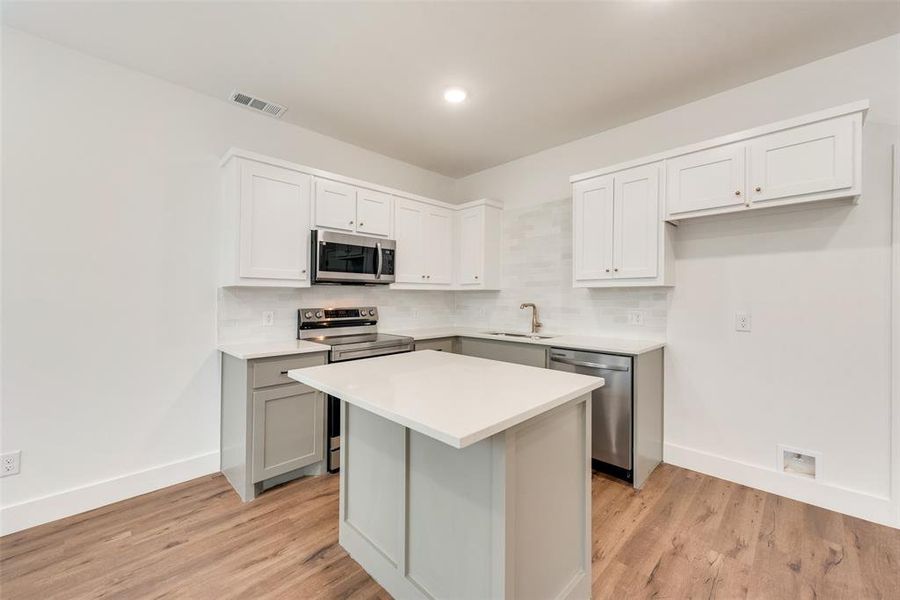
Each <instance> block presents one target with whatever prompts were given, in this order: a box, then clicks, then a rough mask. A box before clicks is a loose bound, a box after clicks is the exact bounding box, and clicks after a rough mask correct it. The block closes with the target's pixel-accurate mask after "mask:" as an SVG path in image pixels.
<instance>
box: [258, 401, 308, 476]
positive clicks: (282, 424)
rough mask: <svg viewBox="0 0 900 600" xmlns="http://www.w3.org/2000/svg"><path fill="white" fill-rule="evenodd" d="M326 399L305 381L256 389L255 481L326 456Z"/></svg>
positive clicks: (303, 465) (300, 466) (298, 467)
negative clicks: (266, 388)
mask: <svg viewBox="0 0 900 600" xmlns="http://www.w3.org/2000/svg"><path fill="white" fill-rule="evenodd" d="M323 439H325V398H324V397H323V395H322V394H321V393H320V392H317V391H316V390H314V389H312V388H310V387H309V386H306V385H303V384H297V385H286V386H279V387H277V388H275V389H271V390H260V391H257V392H253V452H252V454H253V477H252V478H251V480H252V481H253V483H257V482H260V481H263V480H265V479H271V478H272V477H275V476H276V475H281V474H283V473H287V472H288V471H293V470H294V469H300V468H302V467H305V466H307V465H311V464H313V463H315V462H319V461H320V460H322V459H323V458H324V456H325V446H324V444H323V443H322V440H323Z"/></svg>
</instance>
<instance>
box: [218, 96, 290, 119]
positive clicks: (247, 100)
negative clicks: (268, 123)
mask: <svg viewBox="0 0 900 600" xmlns="http://www.w3.org/2000/svg"><path fill="white" fill-rule="evenodd" d="M229 99H230V100H231V101H232V102H235V103H237V104H240V105H241V106H246V107H247V108H252V109H253V110H258V111H260V112H264V113H266V114H267V115H269V116H271V117H275V118H276V119H280V118H281V115H283V114H284V113H285V112H287V107H286V106H281V105H280V104H275V103H274V102H269V101H267V100H262V99H261V98H257V97H255V96H251V95H250V94H245V93H243V92H238V91H237V90H235V91H233V92H231V96H229Z"/></svg>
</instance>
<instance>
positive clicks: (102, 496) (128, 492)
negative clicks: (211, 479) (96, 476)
mask: <svg viewBox="0 0 900 600" xmlns="http://www.w3.org/2000/svg"><path fill="white" fill-rule="evenodd" d="M218 470H219V453H218V451H216V452H210V453H208V454H201V455H199V456H194V457H191V458H186V459H184V460H180V461H177V462H173V463H169V464H166V465H159V466H157V467H152V468H150V469H146V470H144V471H138V472H137V473H129V474H128V475H122V476H120V477H114V478H112V479H107V480H105V481H98V482H96V483H90V484H88V485H85V486H81V487H77V488H73V489H70V490H65V491H63V492H58V493H56V494H51V495H49V496H43V497H41V498H35V499H33V500H26V501H25V502H20V503H19V504H12V505H10V506H4V507H2V508H0V535H6V534H9V533H14V532H16V531H20V530H22V529H27V528H29V527H34V526H35V525H41V524H43V523H49V522H50V521H55V520H56V519H62V518H63V517H70V516H72V515H77V514H78V513H82V512H85V511H88V510H93V509H95V508H99V507H101V506H106V505H107V504H112V503H113V502H118V501H120V500H125V499H127V498H133V497H134V496H140V495H141V494H146V493H147V492H152V491H154V490H158V489H160V488H164V487H167V486H170V485H174V484H176V483H181V482H183V481H188V480H189V479H194V478H195V477H201V476H203V475H209V474H210V473H215V472H217V471H218Z"/></svg>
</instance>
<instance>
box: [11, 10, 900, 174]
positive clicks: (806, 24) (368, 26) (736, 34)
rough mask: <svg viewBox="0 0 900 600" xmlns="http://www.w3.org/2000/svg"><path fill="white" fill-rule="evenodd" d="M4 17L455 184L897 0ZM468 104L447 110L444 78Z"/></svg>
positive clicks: (829, 46) (827, 40)
mask: <svg viewBox="0 0 900 600" xmlns="http://www.w3.org/2000/svg"><path fill="white" fill-rule="evenodd" d="M3 16H4V20H5V22H6V24H7V25H10V26H12V27H15V28H18V29H21V30H24V31H27V32H30V33H33V34H36V35H38V36H41V37H44V38H47V39H50V40H53V41H56V42H58V43H61V44H64V45H66V46H70V47H73V48H75V49H78V50H81V51H83V52H86V53H88V54H92V55H95V56H98V57H101V58H105V59H108V60H110V61H113V62H116V63H120V64H122V65H126V66H128V67H131V68H134V69H137V70H139V71H144V72H146V73H150V74H152V75H156V76H158V77H161V78H163V79H167V80H169V81H172V82H175V83H178V84H181V85H184V86H187V87H189V88H193V89H195V90H198V91H200V92H204V93H207V94H210V95H212V96H215V97H217V98H222V99H223V101H224V100H225V99H226V98H227V96H228V94H229V93H230V92H231V91H232V90H233V89H235V88H237V89H239V90H242V91H245V92H249V93H252V94H255V95H258V96H259V97H261V98H264V99H266V100H269V101H272V102H277V103H280V104H284V105H287V106H288V108H289V110H288V112H287V114H286V115H285V116H284V119H285V120H287V121H290V122H293V123H296V124H297V125H301V126H303V127H307V128H309V129H313V130H316V131H319V132H321V133H324V134H326V135H329V136H333V137H336V138H339V139H341V140H344V141H347V142H351V143H354V144H357V145H359V146H363V147H365V148H369V149H371V150H374V151H377V152H380V153H382V154H386V155H388V156H393V157H395V158H398V159H401V160H404V161H407V162H410V163H413V164H416V165H420V166H422V167H424V168H426V169H431V170H433V171H437V172H440V173H443V174H446V175H450V176H453V177H459V176H463V175H466V174H469V173H473V172H476V171H479V170H482V169H485V168H487V167H491V166H493V165H497V164H501V163H504V162H507V161H510V160H512V159H515V158H518V157H520V156H524V155H527V154H531V153H533V152H536V151H538V150H542V149H544V148H549V147H552V146H555V145H558V144H561V143H564V142H567V141H570V140H573V139H577V138H581V137H584V136H587V135H590V134H592V133H596V132H599V131H602V130H604V129H608V128H610V127H614V126H616V125H619V124H622V123H626V122H628V121H632V120H635V119H637V118H640V117H643V116H647V115H650V114H654V113H657V112H660V111H663V110H666V109H668V108H671V107H674V106H677V105H679V104H683V103H685V102H689V101H691V100H694V99H697V98H701V97H704V96H708V95H710V94H713V93H715V92H718V91H721V90H724V89H728V88H730V87H734V86H735V85H739V84H741V83H745V82H748V81H752V80H754V79H759V78H761V77H764V76H766V75H769V74H772V73H776V72H778V71H782V70H785V69H788V68H790V67H793V66H797V65H800V64H804V63H807V62H810V61H813V60H815V59H817V58H820V57H823V56H828V55H830V54H834V53H837V52H840V51H842V50H845V49H847V48H851V47H853V46H858V45H861V44H863V43H866V42H868V41H871V40H875V39H879V38H882V37H886V36H888V35H891V34H893V33H895V32H897V31H900V3H897V2H883V3H864V2H810V1H807V2H752V3H744V2H727V3H724V2H675V1H668V2H667V1H664V0H658V1H656V2H637V1H628V2H606V3H569V2H528V3H512V2H497V3H479V2H458V3H430V2H429V3H370V2H366V3H348V2H323V3H267V2H250V1H246V2H231V3H213V2H142V3H135V2H96V3H91V2H60V3H51V2H35V1H30V2H10V1H5V2H4V9H3ZM448 85H460V86H463V87H465V88H467V89H468V90H469V94H470V99H469V101H467V102H466V103H465V104H464V105H462V106H450V105H447V104H445V103H444V102H443V100H442V91H443V88H444V87H445V86H448Z"/></svg>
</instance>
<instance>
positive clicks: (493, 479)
mask: <svg viewBox="0 0 900 600" xmlns="http://www.w3.org/2000/svg"><path fill="white" fill-rule="evenodd" d="M589 399H590V395H589V394H588V395H585V396H583V397H581V398H579V399H577V400H575V401H573V402H570V403H567V404H566V405H564V406H561V407H558V408H556V409H554V410H551V411H549V412H547V413H545V414H543V415H540V416H538V417H535V418H533V419H530V420H528V421H526V422H524V423H522V424H520V425H517V426H515V427H513V428H511V429H509V430H507V431H505V432H502V433H499V434H497V435H495V436H493V437H491V438H488V439H486V440H482V441H481V442H478V443H476V444H473V445H471V446H468V447H466V448H463V449H456V448H453V447H451V446H449V445H447V444H444V443H443V442H439V441H437V440H434V439H432V438H430V437H428V436H425V435H422V434H419V433H417V432H415V431H411V430H409V429H407V428H405V427H402V426H400V425H398V424H396V423H393V422H391V421H388V420H387V419H384V418H382V417H379V416H377V415H375V414H373V413H370V412H368V411H366V410H364V409H361V408H358V407H355V406H352V405H349V404H347V403H343V408H342V419H343V420H342V423H343V424H344V430H343V442H342V443H343V445H344V452H343V455H342V457H341V475H340V477H341V494H340V503H341V506H340V543H341V545H342V546H343V547H344V548H345V549H346V550H347V551H348V552H349V553H350V555H351V556H352V557H353V559H354V560H356V561H357V562H358V563H359V564H360V565H362V567H363V568H364V569H365V570H366V571H367V572H368V573H369V574H370V575H372V577H374V578H375V580H376V581H378V582H379V583H380V584H381V585H382V586H383V587H384V588H385V589H386V590H387V591H388V592H389V593H390V594H391V595H393V596H394V597H396V598H427V599H436V598H454V599H463V598H473V599H478V600H482V599H484V598H498V599H500V598H502V599H507V598H509V599H512V598H516V599H517V600H518V599H523V600H530V599H535V600H546V599H548V598H550V599H554V598H555V599H560V600H562V599H568V598H572V599H576V598H589V597H590V583H591V581H590V543H591V541H590V402H589V401H587V400H589Z"/></svg>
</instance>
